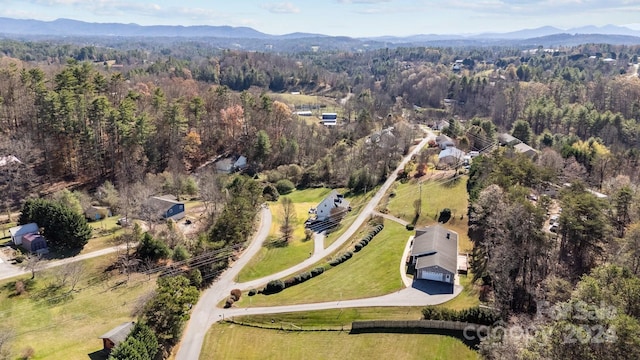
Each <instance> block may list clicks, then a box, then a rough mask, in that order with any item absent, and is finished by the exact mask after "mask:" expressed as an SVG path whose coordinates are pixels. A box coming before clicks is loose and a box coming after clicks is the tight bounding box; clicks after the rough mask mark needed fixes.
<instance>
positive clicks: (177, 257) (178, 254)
mask: <svg viewBox="0 0 640 360" xmlns="http://www.w3.org/2000/svg"><path fill="white" fill-rule="evenodd" d="M171 258H172V259H173V260H174V261H183V260H187V259H188V258H189V252H188V251H187V249H186V248H185V247H184V246H182V245H178V246H176V247H175V248H174V249H173V256H172V257H171Z"/></svg>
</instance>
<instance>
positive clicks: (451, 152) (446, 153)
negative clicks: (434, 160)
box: [438, 146, 464, 160]
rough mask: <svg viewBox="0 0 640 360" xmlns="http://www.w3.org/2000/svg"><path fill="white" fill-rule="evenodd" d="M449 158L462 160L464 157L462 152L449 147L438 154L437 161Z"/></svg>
mask: <svg viewBox="0 0 640 360" xmlns="http://www.w3.org/2000/svg"><path fill="white" fill-rule="evenodd" d="M449 156H453V157H455V158H456V159H460V160H462V158H463V157H464V151H462V150H460V149H458V148H456V147H453V146H450V147H448V148H446V149H444V150H442V151H440V154H438V160H439V159H442V158H446V157H449Z"/></svg>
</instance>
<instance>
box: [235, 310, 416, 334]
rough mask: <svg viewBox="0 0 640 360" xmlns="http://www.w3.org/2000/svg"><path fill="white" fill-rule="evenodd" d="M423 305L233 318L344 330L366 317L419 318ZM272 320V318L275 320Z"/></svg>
mask: <svg viewBox="0 0 640 360" xmlns="http://www.w3.org/2000/svg"><path fill="white" fill-rule="evenodd" d="M421 318H422V307H419V306H412V307H370V308H350V309H331V310H318V311H305V312H293V313H283V314H266V315H252V316H240V317H235V318H233V321H235V322H238V323H242V324H248V325H252V326H257V327H262V328H273V329H280V328H281V327H282V326H283V324H284V325H286V326H285V327H284V328H285V329H294V328H296V329H298V330H300V329H301V330H341V329H350V328H351V323H352V322H354V321H364V320H419V319H421ZM272 320H273V321H272Z"/></svg>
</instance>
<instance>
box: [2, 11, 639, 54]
mask: <svg viewBox="0 0 640 360" xmlns="http://www.w3.org/2000/svg"><path fill="white" fill-rule="evenodd" d="M0 34H2V35H3V36H5V37H9V38H26V37H37V38H40V39H42V38H43V37H118V38H121V37H135V38H142V37H144V38H154V37H155V38H160V37H172V38H215V39H221V43H228V42H229V41H230V40H232V39H233V41H234V43H233V44H234V46H237V47H240V48H246V47H247V46H245V45H244V44H250V46H251V47H252V48H254V49H255V48H257V47H259V46H262V47H263V46H264V45H266V44H270V43H273V44H282V43H283V42H291V41H292V40H303V43H304V45H305V46H306V45H312V44H313V43H317V44H318V45H321V46H322V47H323V48H324V49H328V48H332V47H333V48H334V49H341V48H345V47H351V48H354V47H355V48H357V47H365V48H379V47H397V46H429V45H436V46H473V45H480V46H481V45H515V46H524V45H537V46H540V45H542V46H559V45H575V44H580V43H591V42H600V43H611V44H627V45H629V44H640V31H637V30H633V29H630V28H627V27H623V26H615V25H606V26H602V27H596V26H585V27H580V28H573V29H567V30H562V29H558V28H555V27H551V26H544V27H540V28H535V29H524V30H518V31H513V32H507V33H482V34H418V35H412V36H404V37H397V36H383V37H371V38H349V37H344V36H341V37H333V36H327V35H322V34H309V33H292V34H286V35H270V34H265V33H262V32H260V31H257V30H255V29H252V28H249V27H231V26H208V25H202V26H165V25H154V26H141V25H137V24H120V23H89V22H84V21H78V20H71V19H57V20H54V21H40V20H21V19H11V18H2V17H0ZM258 44H262V45H259V46H258ZM258 50H259V48H258Z"/></svg>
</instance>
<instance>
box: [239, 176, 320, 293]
mask: <svg viewBox="0 0 640 360" xmlns="http://www.w3.org/2000/svg"><path fill="white" fill-rule="evenodd" d="M330 192H331V189H327V188H318V189H307V190H296V191H293V192H292V193H291V194H288V195H285V196H286V197H288V198H290V199H291V200H292V201H293V203H294V205H295V211H296V222H295V230H294V232H293V239H292V240H291V241H290V242H289V244H288V245H287V246H279V247H278V246H270V245H269V243H274V242H275V241H277V240H278V239H279V238H280V237H281V232H280V226H281V225H282V205H281V204H280V203H279V202H272V203H269V210H270V211H271V215H272V216H273V221H272V223H271V229H270V231H269V237H268V239H267V241H266V243H265V244H266V245H267V246H264V247H262V249H260V252H258V254H257V255H256V256H255V257H253V258H252V259H251V261H250V262H249V264H247V266H245V267H244V268H243V269H242V271H240V274H238V277H237V279H236V280H237V281H249V280H253V279H258V278H261V277H264V276H267V275H269V274H274V273H277V272H278V271H282V270H284V269H287V268H289V267H291V266H293V265H295V264H297V263H299V262H302V261H304V260H305V259H306V258H308V257H309V253H310V252H313V239H310V240H307V241H305V234H304V222H305V220H307V217H308V212H309V209H310V208H312V207H315V206H316V205H318V203H319V202H320V201H322V199H324V198H325V197H326V196H327V195H328V194H329V193H330Z"/></svg>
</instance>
